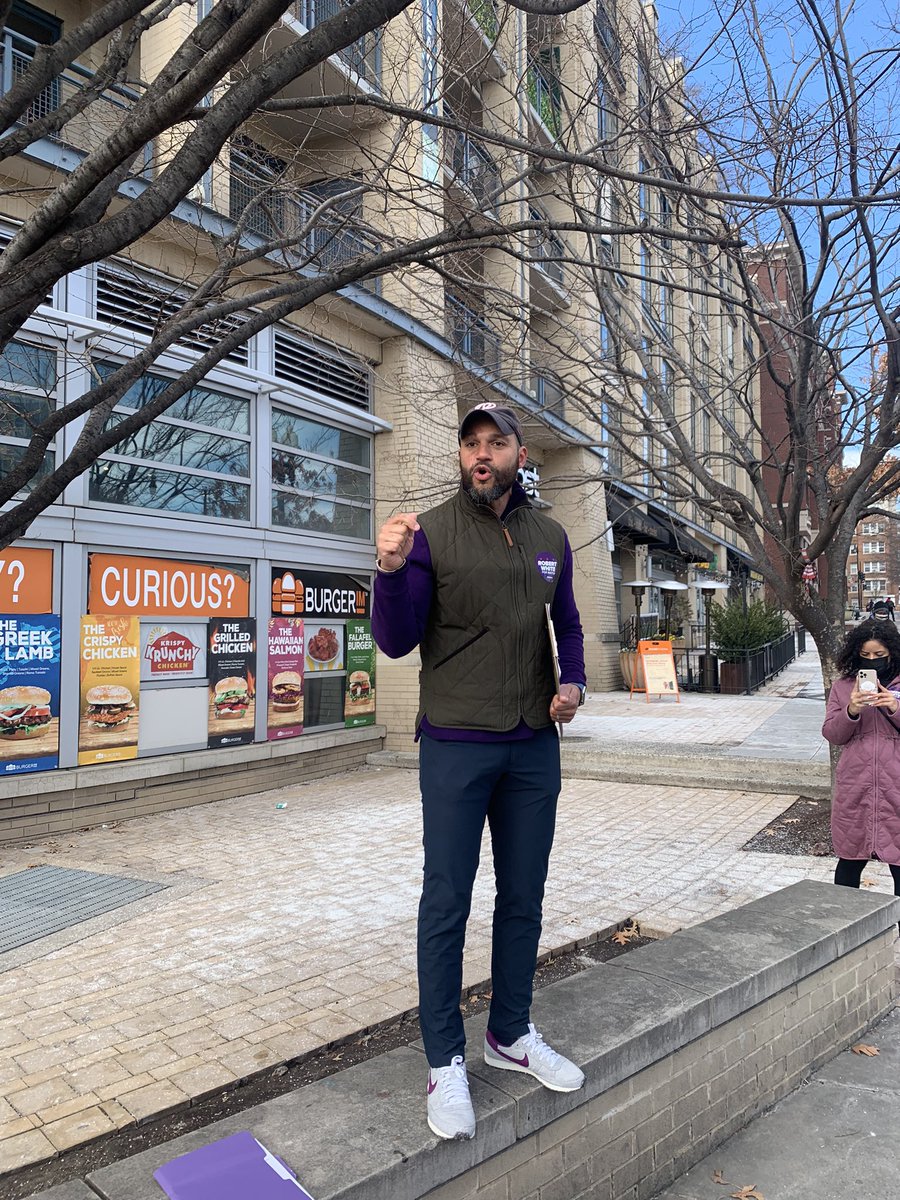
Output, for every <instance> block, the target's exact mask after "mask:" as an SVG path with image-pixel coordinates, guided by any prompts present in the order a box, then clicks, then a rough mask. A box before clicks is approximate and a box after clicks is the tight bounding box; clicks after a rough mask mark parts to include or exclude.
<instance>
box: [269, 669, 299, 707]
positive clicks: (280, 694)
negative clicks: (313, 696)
mask: <svg viewBox="0 0 900 1200" xmlns="http://www.w3.org/2000/svg"><path fill="white" fill-rule="evenodd" d="M302 696H303V679H302V677H301V675H300V674H299V672H297V671H279V672H278V674H277V675H273V676H272V686H271V699H272V707H273V708H274V709H275V711H276V712H295V711H296V710H297V709H298V708H299V707H300V700H301V698H302Z"/></svg>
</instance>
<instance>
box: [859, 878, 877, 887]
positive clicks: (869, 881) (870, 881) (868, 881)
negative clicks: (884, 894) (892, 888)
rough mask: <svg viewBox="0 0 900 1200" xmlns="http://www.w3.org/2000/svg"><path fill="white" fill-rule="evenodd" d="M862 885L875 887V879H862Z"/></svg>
mask: <svg viewBox="0 0 900 1200" xmlns="http://www.w3.org/2000/svg"><path fill="white" fill-rule="evenodd" d="M862 885H863V887H874V886H875V880H874V879H864V880H863V881H862Z"/></svg>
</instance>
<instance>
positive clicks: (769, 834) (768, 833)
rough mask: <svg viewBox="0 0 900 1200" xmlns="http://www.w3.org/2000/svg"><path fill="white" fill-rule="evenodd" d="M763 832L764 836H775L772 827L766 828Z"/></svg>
mask: <svg viewBox="0 0 900 1200" xmlns="http://www.w3.org/2000/svg"><path fill="white" fill-rule="evenodd" d="M763 832H764V833H765V835H766V837H774V836H775V830H774V829H766V830H764V831H763Z"/></svg>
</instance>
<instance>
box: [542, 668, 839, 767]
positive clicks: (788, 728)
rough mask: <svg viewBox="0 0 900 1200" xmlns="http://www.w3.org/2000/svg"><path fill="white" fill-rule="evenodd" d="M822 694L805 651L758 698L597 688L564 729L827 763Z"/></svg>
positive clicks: (609, 742)
mask: <svg viewBox="0 0 900 1200" xmlns="http://www.w3.org/2000/svg"><path fill="white" fill-rule="evenodd" d="M824 708H825V693H824V687H823V683H822V671H821V667H820V665H819V658H818V655H817V653H816V652H815V650H808V651H807V652H806V653H805V654H802V655H800V656H799V657H798V658H796V659H795V660H794V662H793V663H791V664H790V665H789V666H788V667H786V668H785V670H784V671H782V672H781V674H780V675H778V676H776V678H775V679H773V680H772V681H771V682H770V683H769V684H768V685H767V686H766V687H765V688H764V689H763V690H762V691H761V692H758V693H757V694H756V695H753V696H726V695H710V694H707V693H703V692H682V693H681V697H680V701H679V702H678V703H676V701H675V700H674V699H673V698H672V697H669V696H665V697H658V696H654V697H651V699H650V700H649V701H648V700H647V698H646V697H645V696H644V695H642V694H640V693H635V694H634V696H632V697H629V695H628V693H627V692H624V691H615V692H592V693H591V694H590V695H589V697H588V699H587V702H586V703H585V705H584V708H583V709H581V710H580V711H579V714H578V716H577V718H576V720H575V721H574V722H573V724H572V725H571V726H570V727H569V729H568V730H567V731H566V732H567V734H568V735H569V736H570V737H574V738H578V739H579V740H584V739H590V741H591V743H593V744H594V745H596V746H597V747H598V748H601V749H602V748H603V747H604V746H608V747H612V746H621V745H634V746H637V747H644V746H648V747H649V746H653V747H654V748H656V749H658V750H660V751H662V750H666V751H668V752H669V753H685V754H687V753H691V752H692V751H693V750H701V749H702V751H703V752H704V753H705V754H722V755H726V756H729V757H732V756H733V757H748V758H781V759H790V760H797V759H801V760H809V761H815V762H827V761H828V746H827V744H826V742H825V741H824V739H823V738H822V734H821V728H822V720H823V717H824Z"/></svg>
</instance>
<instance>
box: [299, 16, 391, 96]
mask: <svg viewBox="0 0 900 1200" xmlns="http://www.w3.org/2000/svg"><path fill="white" fill-rule="evenodd" d="M347 6H348V5H347V3H344V2H342V0H296V2H295V3H294V4H292V5H291V7H290V10H289V11H290V13H291V15H292V16H293V17H294V19H295V20H297V21H299V22H300V24H301V25H305V26H306V28H307V29H313V28H315V26H316V25H320V24H321V23H322V22H323V21H327V20H328V18H329V17H334V16H336V15H337V14H338V13H340V12H342V11H343V10H344V9H345V8H346V7H347ZM336 53H337V57H338V58H340V59H341V60H342V62H344V63H346V64H347V66H348V67H349V68H350V70H351V71H354V72H355V73H356V74H357V75H358V76H359V77H360V79H362V80H363V81H364V82H365V83H368V84H369V85H370V86H371V87H374V88H377V87H378V86H379V84H380V81H381V34H380V32H379V31H378V30H376V31H374V32H372V33H367V34H365V35H364V36H363V37H361V38H359V39H358V40H357V41H355V42H352V43H351V44H350V45H349V46H345V47H344V49H343V50H338V51H337V52H336Z"/></svg>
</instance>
